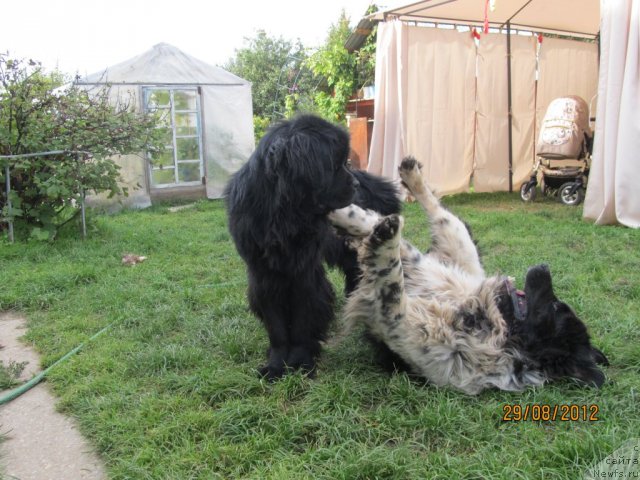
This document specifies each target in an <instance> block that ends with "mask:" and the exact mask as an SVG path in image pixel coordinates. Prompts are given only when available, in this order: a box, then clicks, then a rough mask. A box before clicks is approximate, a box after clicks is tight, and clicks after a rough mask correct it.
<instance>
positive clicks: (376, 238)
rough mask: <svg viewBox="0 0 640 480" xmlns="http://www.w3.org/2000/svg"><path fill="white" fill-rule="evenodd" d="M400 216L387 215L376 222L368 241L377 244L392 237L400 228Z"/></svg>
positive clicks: (373, 244)
mask: <svg viewBox="0 0 640 480" xmlns="http://www.w3.org/2000/svg"><path fill="white" fill-rule="evenodd" d="M402 223H403V221H402V217H401V216H400V215H389V216H387V217H384V218H383V219H382V220H380V221H379V222H378V224H377V225H376V226H375V228H374V229H373V233H372V234H371V237H370V240H369V243H370V244H371V245H372V246H378V245H381V244H382V243H384V242H386V241H387V240H391V239H392V238H394V237H395V236H396V235H397V234H398V232H399V231H400V229H401V228H402Z"/></svg>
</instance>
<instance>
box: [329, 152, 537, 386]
mask: <svg viewBox="0 0 640 480" xmlns="http://www.w3.org/2000/svg"><path fill="white" fill-rule="evenodd" d="M400 176H401V178H402V180H403V183H404V184H405V185H406V186H407V188H408V189H409V191H410V193H411V194H412V195H413V196H414V197H415V198H416V200H417V201H418V202H419V203H420V205H421V206H422V208H423V209H424V211H425V212H426V214H427V217H428V219H429V221H430V225H431V249H430V250H429V252H427V253H425V254H423V253H421V252H420V251H418V250H417V249H416V248H415V247H413V246H412V245H411V244H410V243H408V242H407V241H405V240H403V239H402V238H401V230H402V227H403V223H404V220H403V218H402V217H400V216H397V215H392V216H389V217H384V218H381V217H380V216H379V215H378V214H377V213H375V212H372V211H364V210H362V209H360V208H359V207H357V206H355V205H351V206H348V207H346V208H343V209H341V210H337V211H335V212H333V213H332V214H330V217H329V218H330V220H331V222H332V223H333V224H334V225H335V226H336V227H338V228H341V229H344V230H346V231H347V232H348V233H350V234H351V235H353V236H354V237H360V238H359V240H358V239H356V240H355V241H356V243H358V244H359V246H358V249H359V255H358V256H359V260H360V264H361V268H362V270H363V274H362V278H361V281H360V284H359V286H358V288H357V289H356V290H355V292H353V294H352V295H351V296H350V297H349V298H348V300H347V304H346V307H345V312H344V314H345V318H346V321H347V324H350V325H353V324H359V323H362V324H365V325H366V326H367V329H368V330H369V332H370V333H371V334H372V335H373V336H374V337H375V338H377V339H378V340H380V341H382V342H383V343H384V344H386V345H387V346H388V347H389V349H390V350H392V352H394V353H395V354H397V355H399V356H400V357H401V358H402V360H404V362H405V363H406V364H408V365H409V367H410V368H411V370H413V372H414V373H416V374H419V375H421V376H423V377H425V378H426V379H428V380H429V381H430V382H431V383H434V384H436V385H451V386H453V387H455V388H457V389H459V390H461V391H463V392H466V393H468V394H477V393H479V392H480V391H482V390H483V389H485V388H490V387H497V388H500V389H503V390H521V389H523V388H525V387H526V386H528V385H541V384H542V383H543V382H544V381H545V380H547V379H548V376H546V375H545V374H544V373H543V371H541V369H539V368H535V366H532V364H531V362H528V361H527V359H526V358H525V355H523V353H522V352H521V351H520V349H519V348H517V347H516V346H515V344H513V345H512V344H511V342H510V341H509V340H510V339H509V325H508V323H507V321H506V320H505V318H504V317H503V315H502V313H501V311H500V310H499V308H498V305H497V303H498V302H497V300H498V299H497V297H498V296H501V295H502V296H505V295H506V298H507V299H509V298H510V297H509V294H508V293H507V291H508V289H509V287H508V285H511V287H512V284H511V283H510V280H509V279H508V278H507V277H502V276H493V277H487V276H486V274H485V272H484V269H483V267H482V264H481V262H480V257H479V255H478V251H477V249H476V246H475V244H474V242H473V240H472V238H471V236H470V234H469V231H468V229H467V227H466V226H465V224H464V223H463V222H462V221H461V220H460V219H458V218H457V217H456V216H455V215H453V214H452V213H451V212H449V211H448V210H447V209H445V208H443V207H442V206H441V205H440V202H439V201H438V199H437V198H436V196H435V195H434V194H433V193H432V192H431V190H430V189H429V188H427V186H426V185H425V184H424V182H423V179H422V176H421V173H420V170H419V164H418V163H417V162H416V161H415V160H413V159H408V161H407V160H405V161H403V163H402V166H401V168H400ZM365 236H366V238H362V237H365ZM549 281H550V277H549ZM549 285H550V284H549Z"/></svg>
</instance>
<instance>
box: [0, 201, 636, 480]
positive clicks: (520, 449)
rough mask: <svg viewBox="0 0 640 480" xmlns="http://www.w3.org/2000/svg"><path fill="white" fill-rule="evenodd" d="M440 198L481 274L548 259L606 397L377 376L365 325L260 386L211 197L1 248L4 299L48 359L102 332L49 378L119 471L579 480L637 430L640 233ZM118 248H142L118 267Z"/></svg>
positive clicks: (256, 350) (221, 218)
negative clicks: (298, 368) (558, 410)
mask: <svg viewBox="0 0 640 480" xmlns="http://www.w3.org/2000/svg"><path fill="white" fill-rule="evenodd" d="M445 203H446V204H447V206H448V207H449V208H450V209H452V210H453V211H454V212H455V213H457V214H459V215H461V216H462V217H463V218H464V219H465V220H466V221H467V222H468V223H469V224H470V225H471V227H472V229H473V232H474V235H475V237H476V239H477V240H478V242H479V245H480V249H481V252H482V254H483V256H484V263H485V267H486V269H487V271H489V272H495V271H500V272H503V273H506V274H510V275H513V276H515V277H516V279H517V284H518V286H519V287H522V284H523V276H524V273H525V271H526V268H527V267H528V266H529V265H532V264H536V263H541V262H546V263H548V264H549V265H550V266H551V270H552V273H553V275H554V281H555V284H554V285H555V289H556V292H557V293H558V296H560V298H562V299H563V300H565V301H567V302H568V303H569V304H570V305H572V306H573V307H574V308H575V310H576V311H577V312H578V314H579V315H580V316H581V318H583V320H584V321H585V322H586V323H587V325H588V326H589V327H590V331H591V334H592V337H593V342H594V344H595V345H596V346H598V347H599V348H601V349H602V350H603V351H604V352H605V353H606V354H607V356H608V357H609V360H610V361H611V366H610V367H608V368H606V374H607V377H608V380H607V382H606V384H605V386H604V387H603V388H602V389H601V390H596V389H592V388H583V387H581V386H578V385H576V384H574V383H571V382H563V383H557V384H551V385H548V386H545V387H544V388H539V389H529V390H526V391H525V392H523V393H507V392H499V391H489V392H485V393H483V394H481V395H479V396H477V397H469V396H465V395H463V394H461V393H457V392H455V391H452V390H450V389H448V388H436V387H433V386H429V385H425V384H423V383H422V382H419V381H416V380H415V379H411V378H409V377H408V376H406V375H405V374H396V375H388V374H386V373H384V372H382V371H381V370H379V369H378V367H376V365H375V364H374V363H373V362H372V355H371V351H370V349H369V347H368V345H367V344H366V343H365V342H364V341H363V340H362V339H361V337H360V335H359V334H358V333H357V332H355V333H353V334H350V335H348V336H347V337H346V338H343V339H341V340H340V341H337V340H335V339H332V340H331V341H330V342H329V345H328V346H327V347H326V349H325V352H324V354H323V356H322V360H321V363H320V367H319V371H318V374H317V378H315V379H313V380H309V379H307V378H305V377H304V376H302V375H299V374H296V375H291V376H288V377H286V378H285V379H283V380H282V381H279V382H276V383H273V384H269V383H267V382H264V381H262V380H260V379H259V378H258V377H257V376H256V373H255V368H256V367H257V366H258V365H259V364H261V362H262V361H263V360H264V355H265V350H266V348H267V338H266V335H265V332H264V331H263V329H262V327H261V326H260V324H259V323H258V322H257V321H256V320H255V319H254V318H252V315H251V313H250V312H249V311H248V309H247V304H246V300H245V288H246V280H245V274H244V264H243V263H242V261H241V260H240V258H239V257H238V255H237V254H236V252H235V249H234V247H233V244H232V243H231V241H230V238H229V234H228V232H227V228H226V218H225V213H224V206H223V204H222V203H221V202H218V201H209V202H206V201H203V202H199V203H197V204H196V206H195V207H193V208H191V209H186V210H182V211H180V212H177V213H170V212H169V211H168V209H167V206H166V205H164V206H162V205H160V206H155V207H153V208H151V209H147V210H144V211H135V212H123V213H120V214H117V215H113V216H106V215H105V216H103V215H92V216H91V217H90V231H89V236H88V239H86V240H82V239H81V238H80V237H79V235H77V234H76V233H75V232H65V234H64V235H62V236H61V238H59V239H58V240H57V241H56V242H55V243H52V244H49V243H16V244H13V245H11V244H8V243H6V241H4V240H0V310H16V311H19V312H22V313H24V314H25V315H26V316H27V317H28V318H29V333H28V336H27V338H28V340H29V341H30V342H33V344H35V346H36V347H37V349H38V350H39V351H40V352H41V353H42V354H43V362H44V365H45V366H47V365H50V364H51V363H53V362H55V361H56V360H57V359H58V358H60V357H61V356H63V355H64V354H65V353H67V352H68V351H69V350H71V349H73V348H74V347H76V346H77V345H78V344H80V343H82V342H84V341H86V340H87V339H88V338H89V337H91V336H92V335H93V334H95V333H96V332H98V331H99V330H101V329H102V328H104V327H105V326H107V325H111V327H110V328H109V329H108V330H107V332H106V333H104V334H103V335H101V336H99V337H98V338H97V339H95V340H93V341H92V342H90V343H88V344H87V345H86V346H85V347H84V349H83V350H82V351H81V352H80V353H79V354H77V355H75V356H73V357H71V359H69V360H68V361H66V362H65V363H63V364H61V365H60V366H58V367H56V368H55V369H53V370H52V373H51V375H50V377H49V379H48V380H47V381H48V382H49V383H50V384H51V385H52V387H53V389H54V391H55V393H56V394H57V395H58V396H59V398H60V403H59V408H60V409H61V410H62V411H64V412H66V413H68V414H70V415H72V416H74V417H76V418H77V419H78V421H79V423H80V425H81V428H82V430H83V432H84V433H85V434H86V436H87V437H88V438H89V439H90V441H91V442H92V443H93V444H94V445H95V446H96V448H97V450H98V451H99V452H100V454H101V455H102V457H103V458H104V460H105V462H106V464H107V467H108V470H109V473H110V477H111V478H113V479H180V480H184V479H215V478H221V479H233V478H253V479H278V480H280V479H296V480H299V479H307V478H308V479H358V478H362V479H373V478H385V479H386V478H398V479H403V480H404V479H427V478H442V479H445V478H456V479H462V478H465V479H472V478H477V479H518V478H521V479H538V478H544V479H563V480H564V479H568V478H582V475H583V473H584V472H585V470H586V468H587V467H588V466H589V465H591V464H593V463H594V462H596V461H599V460H600V459H602V458H603V457H605V456H607V455H609V454H610V453H611V452H613V451H614V450H615V449H616V448H618V447H619V446H620V445H621V444H622V443H624V442H625V441H627V440H629V439H631V438H634V437H640V402H639V399H638V396H639V391H640V376H639V373H640V324H639V321H638V319H639V318H640V302H639V297H640V231H635V230H631V229H627V228H622V227H597V226H594V225H592V224H590V223H587V222H585V221H583V220H582V218H581V207H578V208H573V207H566V206H563V205H560V204H558V203H556V202H553V201H551V200H548V199H543V200H538V201H536V202H535V203H534V204H523V203H522V202H521V201H520V200H519V198H518V196H517V195H516V194H513V195H508V194H475V195H458V196H454V197H450V198H447V199H446V200H445ZM405 216H406V219H407V221H406V225H407V226H406V229H405V235H406V237H408V238H409V239H410V240H412V241H413V242H414V243H415V244H416V245H418V246H420V247H423V248H426V247H427V246H428V236H427V226H426V224H425V221H424V220H423V216H422V214H421V212H420V210H419V208H418V206H417V205H415V204H410V205H408V206H407V207H406V208H405ZM125 253H135V254H139V255H145V256H147V257H148V259H147V260H146V261H145V262H144V263H142V264H139V265H136V266H133V267H126V266H123V265H122V264H121V257H122V255H123V254H125ZM330 276H331V278H332V281H333V282H334V284H335V286H336V289H337V290H338V291H340V290H341V289H342V279H341V277H340V274H339V273H338V272H336V271H331V272H330ZM337 318H338V322H337V327H336V330H337V329H338V328H339V325H340V315H339V311H338V315H337ZM533 404H540V405H550V406H551V407H553V406H555V405H578V406H583V405H586V406H592V405H595V406H596V407H595V408H597V409H598V410H597V418H598V420H597V421H584V420H575V421H560V420H556V421H530V420H527V421H521V422H513V421H512V422H507V421H503V419H502V416H503V413H504V412H505V409H509V408H510V407H511V406H513V405H518V406H522V407H523V408H524V407H525V406H527V405H533ZM52 441H55V440H54V439H52Z"/></svg>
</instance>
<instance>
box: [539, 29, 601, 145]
mask: <svg viewBox="0 0 640 480" xmlns="http://www.w3.org/2000/svg"><path fill="white" fill-rule="evenodd" d="M539 70H540V78H539V81H538V101H537V112H536V133H539V132H540V124H541V122H542V119H543V118H544V114H545V112H546V110H547V107H548V106H549V103H551V101H552V100H554V99H556V98H558V97H566V96H568V95H578V96H579V97H582V98H583V99H585V100H586V101H587V104H589V103H590V102H591V99H592V98H593V97H594V95H595V94H596V92H597V90H598V45H597V44H596V43H587V42H578V41H574V40H562V39H558V38H545V39H544V40H543V42H542V46H541V48H540V67H539ZM593 105H594V106H595V102H593Z"/></svg>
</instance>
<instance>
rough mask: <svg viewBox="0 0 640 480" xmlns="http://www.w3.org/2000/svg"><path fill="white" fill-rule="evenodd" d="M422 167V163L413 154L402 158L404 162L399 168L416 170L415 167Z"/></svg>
mask: <svg viewBox="0 0 640 480" xmlns="http://www.w3.org/2000/svg"><path fill="white" fill-rule="evenodd" d="M416 168H417V169H418V170H419V169H421V168H422V164H421V163H420V162H419V161H417V160H416V159H415V158H414V157H412V156H408V157H404V158H403V159H402V162H401V163H400V167H399V168H398V169H399V170H400V171H402V170H407V171H408V170H414V169H416Z"/></svg>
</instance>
